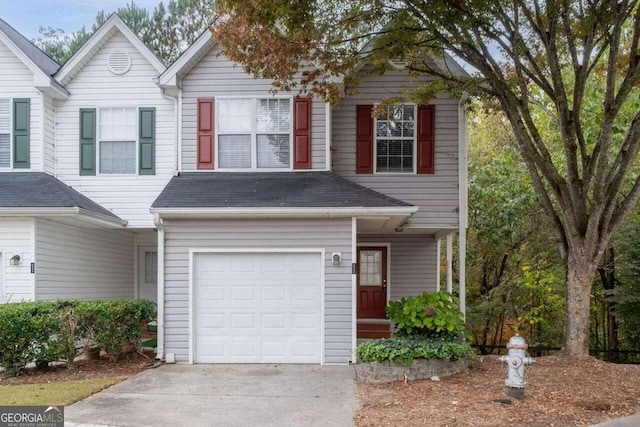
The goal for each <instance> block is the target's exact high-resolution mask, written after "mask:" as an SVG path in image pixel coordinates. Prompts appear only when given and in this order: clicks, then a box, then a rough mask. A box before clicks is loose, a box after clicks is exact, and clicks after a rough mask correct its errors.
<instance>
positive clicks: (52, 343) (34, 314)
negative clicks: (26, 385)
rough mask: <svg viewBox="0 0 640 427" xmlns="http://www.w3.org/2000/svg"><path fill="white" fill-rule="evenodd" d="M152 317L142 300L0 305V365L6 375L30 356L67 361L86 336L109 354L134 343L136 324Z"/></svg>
mask: <svg viewBox="0 0 640 427" xmlns="http://www.w3.org/2000/svg"><path fill="white" fill-rule="evenodd" d="M154 316H155V304H154V303H152V302H149V301H146V300H113V301H73V302H67V301H53V302H50V301H39V302H22V303H8V304H3V305H0V331H2V333H0V366H2V367H3V368H4V369H5V371H6V372H7V373H9V374H12V375H17V374H19V373H20V372H21V371H22V369H24V367H25V365H27V364H28V363H31V362H35V361H40V360H42V361H58V360H60V361H65V362H67V363H68V365H69V366H72V364H73V359H74V358H75V357H76V355H77V347H78V345H79V340H80V339H82V338H90V342H89V345H92V343H95V344H97V345H98V346H99V347H100V348H101V349H103V350H105V351H106V352H107V353H108V354H109V356H110V357H111V358H112V359H115V358H117V357H118V356H120V355H121V353H122V351H123V349H124V347H125V346H126V345H127V344H129V345H132V346H133V347H134V348H139V344H140V324H141V322H143V321H148V320H151V319H152V318H153V317H154Z"/></svg>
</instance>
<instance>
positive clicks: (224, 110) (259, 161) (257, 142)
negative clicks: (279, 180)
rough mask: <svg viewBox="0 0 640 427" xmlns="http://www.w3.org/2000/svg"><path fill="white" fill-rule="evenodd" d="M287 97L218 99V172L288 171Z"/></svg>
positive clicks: (289, 126)
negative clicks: (242, 170) (236, 170)
mask: <svg viewBox="0 0 640 427" xmlns="http://www.w3.org/2000/svg"><path fill="white" fill-rule="evenodd" d="M291 104H292V103H291V99H290V98H258V99H254V98H217V99H216V109H215V110H216V115H217V117H216V120H215V122H216V125H217V138H216V139H217V144H216V147H217V156H216V158H217V162H218V168H219V169H286V170H289V169H291V157H292V148H291V141H292V132H293V120H292V116H293V114H292V105H291Z"/></svg>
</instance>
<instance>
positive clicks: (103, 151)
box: [98, 107, 138, 174]
mask: <svg viewBox="0 0 640 427" xmlns="http://www.w3.org/2000/svg"><path fill="white" fill-rule="evenodd" d="M137 117H138V109H137V108H135V107H126V108H123V107H118V108H100V109H99V116H98V129H99V136H98V145H99V147H98V150H99V153H100V156H99V160H100V161H99V171H100V173H101V174H135V173H136V172H137V147H138V125H137Z"/></svg>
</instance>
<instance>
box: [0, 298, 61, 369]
mask: <svg viewBox="0 0 640 427" xmlns="http://www.w3.org/2000/svg"><path fill="white" fill-rule="evenodd" d="M55 310H56V304H54V303H50V302H40V303H8V304H3V305H2V306H0V331H1V332H0V366H2V367H3V368H4V369H5V371H6V372H7V373H9V374H11V375H18V374H19V373H20V371H22V369H23V368H24V366H25V365H26V364H27V363H30V362H34V361H36V360H50V359H48V358H49V357H52V356H53V357H57V351H56V350H57V346H56V342H55V340H54V334H55V332H56V326H57V325H56V321H55V316H54V313H55Z"/></svg>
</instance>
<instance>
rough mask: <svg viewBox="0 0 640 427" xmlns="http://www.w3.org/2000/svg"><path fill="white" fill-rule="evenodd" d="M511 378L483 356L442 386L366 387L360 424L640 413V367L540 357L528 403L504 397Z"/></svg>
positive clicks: (517, 421)
mask: <svg viewBox="0 0 640 427" xmlns="http://www.w3.org/2000/svg"><path fill="white" fill-rule="evenodd" d="M505 377H506V367H505V365H503V364H502V363H500V362H499V361H498V360H497V357H495V356H484V357H481V358H479V359H478V363H477V364H476V365H474V367H472V368H471V369H469V370H467V371H465V372H461V373H459V374H456V375H454V376H451V377H448V378H445V379H443V380H442V381H440V382H433V381H429V380H426V381H415V382H410V383H409V384H407V385H405V384H403V383H398V382H397V383H391V384H383V385H373V384H365V383H360V384H359V386H358V387H359V393H360V402H361V405H362V408H361V410H360V411H359V412H358V414H357V415H356V418H355V421H356V425H358V426H399V425H402V426H426V425H429V426H505V425H513V426H530V427H533V426H576V425H590V424H594V423H599V422H602V421H605V420H607V419H610V418H616V417H622V416H626V415H631V414H634V413H637V412H640V365H618V364H612V363H607V362H603V361H600V360H597V359H594V358H591V357H588V358H569V357H560V356H549V357H539V358H536V359H535V364H534V365H532V366H529V367H527V383H528V385H527V388H526V390H525V393H526V397H525V399H524V400H522V401H519V400H516V399H513V398H510V397H509V396H507V395H506V394H505V385H504V379H505ZM497 399H507V400H510V404H505V403H499V402H496V401H495V400H497Z"/></svg>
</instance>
